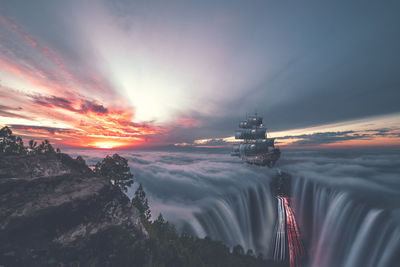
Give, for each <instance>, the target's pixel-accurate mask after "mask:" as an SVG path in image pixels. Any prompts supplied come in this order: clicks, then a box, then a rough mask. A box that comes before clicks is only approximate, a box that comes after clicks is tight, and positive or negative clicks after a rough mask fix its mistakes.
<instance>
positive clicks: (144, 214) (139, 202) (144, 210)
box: [132, 184, 164, 223]
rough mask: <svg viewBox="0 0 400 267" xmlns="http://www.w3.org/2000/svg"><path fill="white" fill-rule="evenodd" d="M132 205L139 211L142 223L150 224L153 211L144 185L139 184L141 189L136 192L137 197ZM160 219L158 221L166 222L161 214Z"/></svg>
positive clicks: (133, 199)
mask: <svg viewBox="0 0 400 267" xmlns="http://www.w3.org/2000/svg"><path fill="white" fill-rule="evenodd" d="M132 205H133V206H135V207H136V208H137V209H138V210H139V212H140V216H141V219H142V221H143V222H144V223H146V222H147V223H148V222H149V220H150V218H151V211H150V207H149V202H148V200H147V198H146V193H145V192H144V190H143V186H142V184H139V187H138V189H137V190H136V192H135V196H134V197H133V198H132ZM160 216H161V217H160ZM158 217H159V218H158V219H160V220H161V219H162V220H164V219H163V217H162V215H161V214H160V215H159V216H158Z"/></svg>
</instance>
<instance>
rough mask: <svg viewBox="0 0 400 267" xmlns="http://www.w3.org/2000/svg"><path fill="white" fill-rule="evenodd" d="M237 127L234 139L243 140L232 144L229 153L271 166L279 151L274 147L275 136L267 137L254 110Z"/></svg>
mask: <svg viewBox="0 0 400 267" xmlns="http://www.w3.org/2000/svg"><path fill="white" fill-rule="evenodd" d="M239 128H240V129H238V130H236V133H235V139H237V140H243V141H242V142H241V143H238V144H236V145H234V146H233V148H232V152H231V155H232V156H237V157H240V158H241V159H242V160H244V161H246V162H247V163H249V164H255V165H261V166H268V167H270V168H272V167H273V166H274V165H275V163H276V161H277V160H278V159H279V157H280V155H281V151H280V150H279V148H277V147H275V144H274V142H275V138H268V137H267V128H266V127H265V126H264V124H263V118H262V117H260V116H258V114H257V112H256V113H255V114H254V115H251V116H247V118H246V120H245V121H241V122H240V123H239Z"/></svg>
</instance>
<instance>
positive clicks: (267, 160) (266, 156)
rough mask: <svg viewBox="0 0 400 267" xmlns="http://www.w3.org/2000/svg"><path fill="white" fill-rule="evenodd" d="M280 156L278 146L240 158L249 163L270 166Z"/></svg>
mask: <svg viewBox="0 0 400 267" xmlns="http://www.w3.org/2000/svg"><path fill="white" fill-rule="evenodd" d="M280 156H281V152H280V150H279V149H278V148H275V149H274V150H273V151H271V152H267V153H263V154H260V155H256V156H243V157H242V160H244V161H246V162H247V163H249V164H254V165H259V166H268V167H270V168H272V167H273V166H274V165H275V163H276V162H277V161H278V159H279V158H280Z"/></svg>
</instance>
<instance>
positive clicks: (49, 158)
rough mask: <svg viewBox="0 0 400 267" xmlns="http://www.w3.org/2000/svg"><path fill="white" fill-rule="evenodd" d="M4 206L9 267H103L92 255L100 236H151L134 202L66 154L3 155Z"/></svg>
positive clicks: (1, 221)
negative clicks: (112, 233) (115, 233)
mask: <svg viewBox="0 0 400 267" xmlns="http://www.w3.org/2000/svg"><path fill="white" fill-rule="evenodd" d="M0 203H1V204H0V265H4V266H63V265H64V266H70V265H71V266H79V265H80V266H82V264H80V263H82V261H81V260H80V259H82V258H85V260H84V261H83V262H85V261H86V262H88V261H91V262H92V264H93V265H101V264H100V263H99V262H97V263H96V259H95V257H96V256H93V257H94V259H90V257H92V256H90V255H91V252H90V251H87V250H88V249H90V246H89V245H88V244H89V243H93V240H98V239H99V236H101V238H100V239H101V240H103V241H104V242H107V238H105V239H104V235H105V233H109V231H111V230H115V229H116V228H118V229H119V230H122V231H124V233H125V232H126V233H127V234H128V235H130V237H131V238H133V239H134V240H137V241H138V242H140V241H141V240H143V239H146V237H147V232H146V230H145V229H144V227H143V225H142V224H141V222H140V215H139V212H138V210H137V209H136V208H135V207H132V205H131V203H130V201H129V198H128V197H127V196H126V195H125V194H123V193H122V192H121V191H120V190H119V189H118V188H116V187H114V186H112V185H111V184H110V183H109V181H107V180H106V179H105V178H103V177H98V176H96V175H95V174H94V173H93V172H92V171H91V170H90V169H89V168H88V167H87V166H86V165H85V164H84V163H82V162H80V161H77V160H74V159H72V158H71V157H69V156H68V155H65V154H59V153H58V154H56V153H54V154H46V155H32V156H0ZM106 236H107V235H106ZM92 254H93V253H92ZM97 261H98V260H97ZM74 262H75V263H74Z"/></svg>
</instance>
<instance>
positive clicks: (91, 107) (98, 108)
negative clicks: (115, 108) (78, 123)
mask: <svg viewBox="0 0 400 267" xmlns="http://www.w3.org/2000/svg"><path fill="white" fill-rule="evenodd" d="M80 111H81V112H84V113H87V112H89V111H91V112H94V113H99V114H105V113H107V112H108V109H107V108H105V107H104V106H103V105H100V104H96V103H94V102H91V101H85V103H84V104H82V105H81V110H80Z"/></svg>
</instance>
